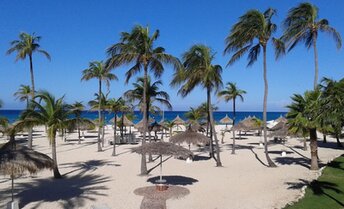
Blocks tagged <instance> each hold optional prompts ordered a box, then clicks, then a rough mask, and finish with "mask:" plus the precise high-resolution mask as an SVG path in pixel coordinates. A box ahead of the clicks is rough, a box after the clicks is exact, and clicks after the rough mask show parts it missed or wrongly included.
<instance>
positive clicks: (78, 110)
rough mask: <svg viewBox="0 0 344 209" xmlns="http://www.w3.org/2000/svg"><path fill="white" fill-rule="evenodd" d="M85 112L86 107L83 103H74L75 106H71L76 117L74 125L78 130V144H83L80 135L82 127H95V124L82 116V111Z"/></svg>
mask: <svg viewBox="0 0 344 209" xmlns="http://www.w3.org/2000/svg"><path fill="white" fill-rule="evenodd" d="M84 110H85V106H84V105H83V104H82V102H78V101H76V102H74V103H73V104H71V105H70V111H71V113H72V114H73V115H74V118H73V120H74V121H75V122H74V124H75V125H76V129H77V130H78V143H79V144H80V143H81V134H80V126H81V125H82V126H85V127H94V123H93V122H92V121H91V120H89V119H87V118H82V117H81V114H82V111H84Z"/></svg>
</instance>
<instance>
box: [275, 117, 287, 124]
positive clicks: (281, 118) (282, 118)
mask: <svg viewBox="0 0 344 209" xmlns="http://www.w3.org/2000/svg"><path fill="white" fill-rule="evenodd" d="M274 122H275V123H279V122H284V123H287V122H288V119H287V118H285V117H283V116H282V115H281V116H280V117H279V118H277V119H276V120H275V121H274Z"/></svg>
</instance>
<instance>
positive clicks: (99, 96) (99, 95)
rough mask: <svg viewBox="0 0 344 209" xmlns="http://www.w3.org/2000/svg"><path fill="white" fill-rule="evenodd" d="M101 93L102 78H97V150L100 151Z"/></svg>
mask: <svg viewBox="0 0 344 209" xmlns="http://www.w3.org/2000/svg"><path fill="white" fill-rule="evenodd" d="M101 95H102V80H100V79H99V91H98V100H99V101H98V102H99V103H98V106H99V107H98V152H101V151H102V147H101V146H100V132H101V117H102V113H101Z"/></svg>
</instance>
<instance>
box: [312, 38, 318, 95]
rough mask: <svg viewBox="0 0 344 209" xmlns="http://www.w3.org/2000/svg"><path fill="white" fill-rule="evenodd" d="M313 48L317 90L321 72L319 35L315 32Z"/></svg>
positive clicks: (315, 86)
mask: <svg viewBox="0 0 344 209" xmlns="http://www.w3.org/2000/svg"><path fill="white" fill-rule="evenodd" d="M313 48H314V65H315V74H314V90H316V88H317V86H318V74H319V65H318V50H317V35H316V34H313Z"/></svg>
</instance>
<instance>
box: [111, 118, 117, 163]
mask: <svg viewBox="0 0 344 209" xmlns="http://www.w3.org/2000/svg"><path fill="white" fill-rule="evenodd" d="M116 130H117V113H115V121H114V128H113V150H112V156H116V140H117V135H116Z"/></svg>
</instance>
